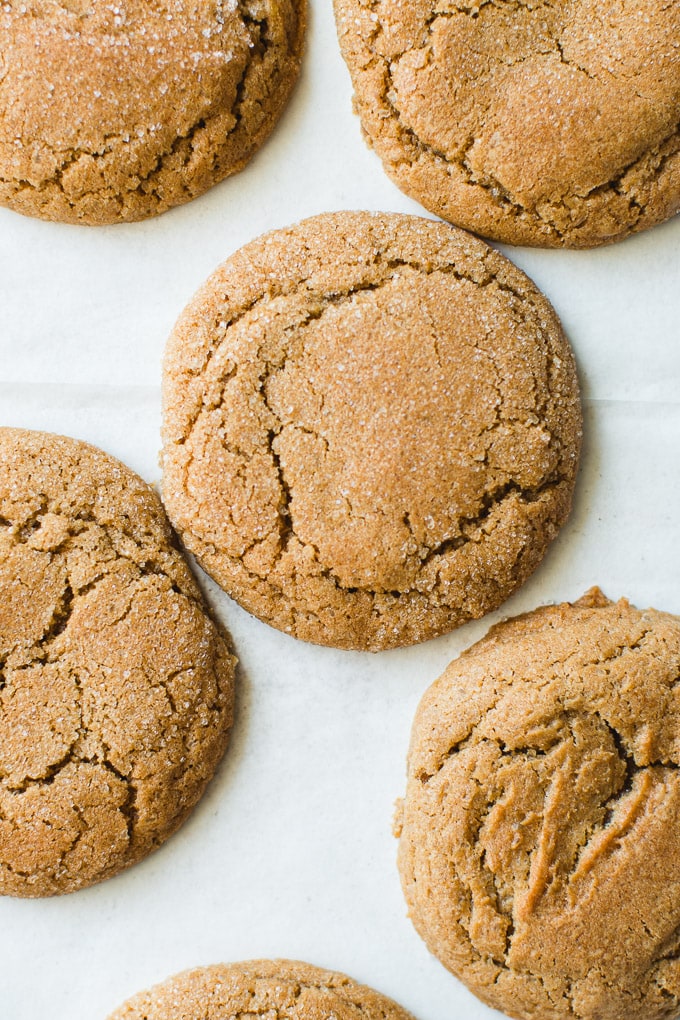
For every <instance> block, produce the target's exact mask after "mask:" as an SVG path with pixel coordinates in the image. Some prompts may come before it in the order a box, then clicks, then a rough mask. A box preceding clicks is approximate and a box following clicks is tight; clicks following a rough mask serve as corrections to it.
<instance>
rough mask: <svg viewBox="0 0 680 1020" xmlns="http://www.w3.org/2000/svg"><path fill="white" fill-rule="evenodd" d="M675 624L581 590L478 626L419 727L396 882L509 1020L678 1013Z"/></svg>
mask: <svg viewBox="0 0 680 1020" xmlns="http://www.w3.org/2000/svg"><path fill="white" fill-rule="evenodd" d="M679 764H680V618H678V617H675V616H670V615H669V614H667V613H661V612H657V611H656V610H654V609H649V610H645V611H640V610H638V609H635V608H634V607H633V606H631V605H629V603H628V602H627V601H626V600H625V599H622V600H621V601H620V602H617V603H616V604H614V603H611V602H609V601H608V600H607V599H605V598H604V596H603V595H602V593H601V592H600V591H599V590H597V589H593V590H592V591H590V592H588V593H587V595H585V596H584V597H583V598H582V599H581V600H580V601H579V602H576V603H575V604H573V605H569V604H564V605H559V606H547V607H545V608H542V609H538V610H536V611H535V612H533V613H528V614H527V615H525V616H520V617H517V618H516V619H512V620H508V621H507V622H505V623H501V624H499V625H498V626H496V627H493V628H492V630H491V631H490V632H489V634H488V635H487V636H486V637H485V638H484V639H483V640H482V641H479V642H478V643H477V644H476V645H474V646H473V647H472V648H470V649H469V650H468V651H467V652H465V653H464V654H463V655H462V656H461V657H460V658H459V659H457V660H456V661H455V662H452V663H451V665H450V666H449V667H448V669H447V670H446V671H445V673H444V674H443V675H442V676H441V677H440V679H439V680H437V682H436V683H435V684H433V685H432V687H430V689H429V690H428V691H427V693H426V694H425V696H424V698H423V700H422V702H421V704H420V706H419V708H418V712H417V714H416V718H415V722H414V726H413V732H412V738H411V749H410V753H409V766H408V786H407V791H406V799H405V801H404V803H403V805H402V808H401V818H400V819H399V820H398V826H397V827H398V829H399V828H400V829H401V842H400V846H399V869H400V872H401V879H402V885H403V888H404V892H405V895H406V899H407V901H408V905H409V912H410V915H411V919H412V920H413V923H414V925H415V927H416V929H417V930H418V932H419V933H420V935H421V936H422V937H423V938H424V940H425V942H426V943H427V945H428V947H429V949H430V950H431V952H433V953H434V954H435V956H437V957H438V958H439V959H440V960H441V962H442V963H443V964H444V965H445V966H446V967H448V968H449V970H451V971H453V973H454V974H456V975H457V976H458V977H459V978H461V979H462V980H463V981H464V982H465V983H466V984H467V985H468V987H469V988H470V989H471V990H472V991H473V992H474V993H475V994H476V995H478V996H479V997H480V998H481V999H483V1000H484V1002H486V1003H488V1004H489V1005H491V1006H494V1007H496V1008H497V1009H501V1010H504V1011H505V1012H506V1013H509V1014H510V1015H511V1016H514V1017H526V1018H529V1017H531V1018H535V1020H557V1018H559V1017H571V1018H574V1017H576V1018H583V1020H623V1018H625V1020H661V1018H664V1017H667V1018H671V1017H677V1016H678V1013H679V1012H680V882H679V881H678V859H679V856H680V770H679V767H678V766H679Z"/></svg>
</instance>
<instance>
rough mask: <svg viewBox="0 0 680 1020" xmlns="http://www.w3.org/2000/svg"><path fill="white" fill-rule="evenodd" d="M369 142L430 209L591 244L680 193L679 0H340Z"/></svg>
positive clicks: (484, 227)
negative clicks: (593, 1) (500, 0)
mask: <svg viewBox="0 0 680 1020" xmlns="http://www.w3.org/2000/svg"><path fill="white" fill-rule="evenodd" d="M334 2H335V12H336V20H337V26H338V35H339V39H340V45H341V48H342V52H343V55H344V57H345V60H346V62H347V65H348V67H349V70H350V73H351V76H352V81H353V85H354V92H355V108H356V111H357V113H358V114H359V116H360V118H361V123H362V125H363V130H364V133H365V135H366V138H367V140H368V142H369V143H370V144H371V145H372V146H373V147H374V148H375V150H376V152H377V153H378V155H379V156H380V158H381V159H382V161H383V165H384V167H385V170H386V171H387V173H388V174H389V175H390V177H391V178H392V179H393V180H394V182H395V183H396V184H397V185H398V186H399V187H400V188H401V189H402V190H403V191H405V192H406V193H407V194H408V195H411V196H412V197H413V198H415V199H417V201H419V202H421V203H422V204H423V205H424V206H425V207H426V208H427V209H429V210H430V211H431V212H434V213H436V214H437V215H439V216H443V217H444V219H447V220H450V221H451V222H452V223H456V224H458V226H461V227H466V228H467V229H468V230H473V231H475V232H476V233H479V234H482V235H484V236H485V237H491V238H494V239H495V240H497V241H506V242H508V243H510V244H525V245H538V246H541V247H560V246H565V247H569V248H589V247H592V246H594V245H599V244H605V243H607V242H609V241H616V240H618V239H620V238H623V237H626V236H627V235H628V234H630V233H632V232H634V231H638V230H643V229H645V228H646V227H651V226H654V225H655V224H657V223H661V222H662V221H663V220H665V219H667V218H668V217H670V216H672V215H673V214H674V213H675V212H677V211H678V209H679V208H680V133H679V128H678V125H679V124H680V6H679V5H678V4H677V2H675V3H667V2H665V0H642V2H638V0H635V2H634V0H623V2H621V0H603V2H601V3H598V4H596V5H593V4H586V3H574V2H573V0H550V2H548V0H537V2H536V3H517V2H505V3H495V2H492V0H479V2H477V3H460V2H457V0H446V2H440V0H438V2H435V0H334Z"/></svg>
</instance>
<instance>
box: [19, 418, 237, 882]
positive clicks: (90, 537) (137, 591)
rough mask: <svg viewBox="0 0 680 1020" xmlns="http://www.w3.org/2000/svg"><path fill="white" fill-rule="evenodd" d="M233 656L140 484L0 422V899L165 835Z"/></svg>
mask: <svg viewBox="0 0 680 1020" xmlns="http://www.w3.org/2000/svg"><path fill="white" fill-rule="evenodd" d="M234 665H235V659H234V658H233V656H232V655H231V653H230V651H229V647H228V642H227V639H226V636H225V635H223V634H222V633H221V631H220V630H219V628H218V626H217V625H216V624H215V623H214V622H213V621H212V620H211V618H210V616H209V614H208V611H207V609H206V606H205V604H204V602H203V599H202V597H201V593H200V591H199V589H198V586H197V585H196V582H195V581H194V579H193V577H192V575H191V573H190V571H189V569H188V567H187V565H186V563H185V561H184V558H183V557H182V555H181V553H180V552H179V551H178V550H177V548H176V547H175V544H174V541H173V536H172V533H171V531H170V528H169V526H168V523H167V520H166V517H165V514H164V512H163V508H162V506H161V505H160V502H159V500H158V498H157V497H156V495H155V494H154V493H153V492H152V491H151V489H150V488H149V487H148V485H146V484H145V483H144V482H143V481H142V480H141V479H140V478H138V477H137V476H136V475H134V474H133V473H132V472H131V471H130V470H129V469H128V468H126V467H125V466H124V465H123V464H121V463H119V462H118V461H117V460H114V459H113V457H109V456H108V455H107V454H105V453H102V452H101V450H97V449H95V448H94V447H92V446H88V445H87V444H85V443H81V442H78V441H76V440H74V439H67V438H64V437H62V436H53V435H49V434H47V433H41V432H25V431H22V430H18V429H6V428H2V429H0V893H4V894H10V895H13V896H48V895H51V894H53V893H66V892H71V891H72V890H74V889H79V888H81V887H83V886H87V885H91V884H92V883H94V882H98V881H100V880H101V879H104V878H107V877H109V876H110V875H114V874H115V873H116V872H118V871H120V870H121V869H122V868H126V867H127V866H128V865H130V864H134V863H135V862H136V861H138V860H140V859H141V858H142V857H145V856H146V855H147V854H148V853H150V852H151V851H152V850H154V849H155V848H156V847H157V846H159V845H160V844H161V843H162V842H163V841H164V840H165V839H167V838H168V836H170V835H171V834H172V833H173V832H174V831H175V829H177V827H178V826H179V825H180V824H181V823H182V821H183V820H184V819H185V818H186V816H187V814H188V813H189V811H190V810H191V808H192V807H193V806H194V804H195V803H196V801H197V800H198V798H199V797H200V796H201V794H202V792H203V790H204V788H205V785H206V783H207V782H208V780H209V779H210V778H211V776H212V775H213V772H214V771H215V768H216V766H217V763H218V762H219V760H220V758H221V757H222V754H223V752H224V749H225V747H226V744H227V738H228V733H229V728H230V725H231V721H232V701H233V675H234Z"/></svg>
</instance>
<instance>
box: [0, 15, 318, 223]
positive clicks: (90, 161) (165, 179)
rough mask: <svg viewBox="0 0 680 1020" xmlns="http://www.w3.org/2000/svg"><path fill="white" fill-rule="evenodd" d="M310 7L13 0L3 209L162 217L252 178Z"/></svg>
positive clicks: (287, 87) (2, 42)
mask: <svg viewBox="0 0 680 1020" xmlns="http://www.w3.org/2000/svg"><path fill="white" fill-rule="evenodd" d="M303 31H304V0H201V2H200V3H199V2H196V0H163V2H162V3H153V4H150V3H147V2H145V0H118V2H117V3H115V4H110V3H105V2H104V0H62V2H58V0H31V2H25V3H17V2H15V0H11V2H9V3H4V4H3V5H2V7H1V8H0V203H1V204H3V205H7V206H9V207H10V208H11V209H15V210H16V211H17V212H21V213H25V214H27V215H29V216H39V217H41V218H43V219H48V220H62V221H64V222H67V223H89V224H102V223H117V222H121V221H124V220H140V219H144V218H145V217H147V216H155V215H156V214H157V213H162V212H164V211H165V210H166V209H169V208H171V207H172V206H175V205H181V204H182V203H183V202H188V201H189V200H190V199H192V198H196V197H197V196H198V195H201V194H202V193H203V192H204V191H206V190H207V189H208V188H210V187H212V185H213V184H217V182H218V181H221V180H222V179H223V178H224V177H228V176H229V175H230V174H233V173H236V171H238V170H241V169H242V168H243V167H244V166H245V164H246V163H247V162H248V160H249V159H250V158H251V156H252V155H253V153H254V152H255V151H256V150H257V149H258V148H259V147H260V145H261V144H262V142H263V141H264V140H265V138H266V137H267V135H268V134H269V132H270V131H271V130H272V128H273V126H274V123H275V122H276V120H277V118H278V117H279V114H280V113H281V111H282V110H283V107H284V106H285V104H286V101H287V99H288V95H289V93H290V91H291V88H292V86H293V84H294V82H295V79H296V78H297V75H298V71H299V66H300V55H301V50H302V40H303Z"/></svg>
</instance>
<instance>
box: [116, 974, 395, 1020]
mask: <svg viewBox="0 0 680 1020" xmlns="http://www.w3.org/2000/svg"><path fill="white" fill-rule="evenodd" d="M180 1015H181V1017H182V1020H237V1018H238V1017H241V1016H246V1015H247V1016H248V1017H249V1018H251V1020H256V1018H257V1017H263V1018H266V1020H269V1018H270V1017H272V1016H275V1017H276V1018H277V1020H328V1018H329V1017H332V1018H334V1020H413V1017H412V1016H411V1014H410V1013H407V1012H406V1010H405V1009H402V1008H401V1006H398V1005H397V1004H396V1002H392V1000H391V999H388V998H386V997H385V996H384V995H380V994H379V993H378V992H375V991H373V989H372V988H367V987H366V986H365V985H359V984H357V983H356V982H355V981H352V980H351V978H348V977H346V976H345V975H344V974H337V973H335V972H333V971H328V970H320V969H319V968H318V967H312V966H310V964H308V963H299V962H297V961H292V960H253V961H250V962H248V963H235V964H230V965H227V964H222V965H221V966H214V967H202V968H199V969H198V970H190V971H186V972H185V973H184V974H179V975H177V977H174V978H170V980H168V981H165V982H164V983H163V984H161V985H157V986H156V987H155V988H152V989H151V990H150V991H148V992H142V993H141V994H140V995H137V996H135V997H134V998H133V999H130V1000H129V1002H127V1003H125V1004H124V1005H123V1006H121V1007H120V1008H119V1009H117V1010H116V1011H115V1012H114V1013H112V1014H111V1016H110V1017H109V1020H178V1018H179V1016H180Z"/></svg>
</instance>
